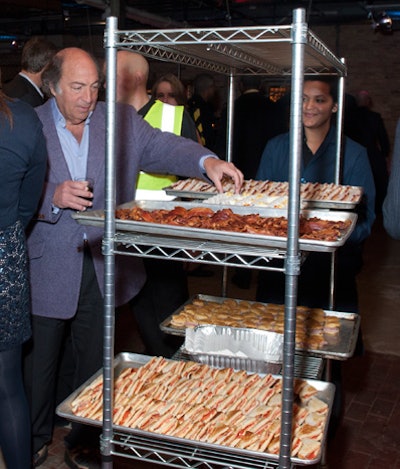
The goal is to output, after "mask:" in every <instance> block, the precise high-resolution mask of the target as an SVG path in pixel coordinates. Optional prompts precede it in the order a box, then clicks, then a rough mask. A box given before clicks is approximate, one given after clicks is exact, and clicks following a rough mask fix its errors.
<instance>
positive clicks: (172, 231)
mask: <svg viewBox="0 0 400 469" xmlns="http://www.w3.org/2000/svg"><path fill="white" fill-rule="evenodd" d="M135 206H137V207H140V208H142V209H144V210H157V209H165V210H173V209H174V207H176V206H181V207H184V208H186V209H191V208H195V207H199V204H198V203H197V204H196V203H190V202H177V201H173V202H165V201H148V200H144V201H138V200H134V201H132V202H128V203H126V204H123V205H120V206H118V207H117V208H133V207H135ZM205 206H206V207H209V208H211V209H212V210H214V211H216V210H220V209H221V208H223V207H222V206H218V208H216V207H217V206H216V205H207V204H205ZM225 208H230V209H231V210H232V211H233V212H234V213H236V214H239V215H244V214H251V213H257V214H259V215H261V216H263V217H282V216H283V217H286V216H287V210H282V209H270V208H262V207H234V206H230V207H225ZM301 214H302V215H303V216H304V217H306V218H312V217H317V218H320V219H322V220H333V221H347V220H350V222H351V223H350V226H349V228H348V229H347V230H346V232H345V233H343V235H342V236H341V237H340V238H339V239H338V240H336V241H319V240H312V239H299V246H300V249H301V250H304V251H326V252H330V251H333V250H335V249H336V248H338V247H340V246H342V245H343V244H344V243H345V242H346V240H347V239H348V237H349V236H350V234H351V232H352V231H353V229H354V227H355V224H356V220H357V215H356V214H354V213H351V212H332V211H329V210H302V211H301ZM72 217H73V218H74V219H75V220H77V221H78V222H79V223H81V224H84V225H91V226H98V227H103V226H104V211H103V210H88V211H86V212H76V213H73V214H72ZM115 224H116V229H117V230H120V231H124V232H134V233H142V234H151V235H163V236H170V237H174V238H182V239H184V238H186V239H192V240H193V239H198V240H211V241H218V242H221V243H224V242H225V243H228V244H229V243H236V244H242V245H251V246H263V247H272V248H282V249H285V248H286V242H287V238H286V237H279V236H266V235H254V234H248V233H234V232H229V231H222V230H209V229H201V228H190V227H184V226H182V227H181V226H173V225H162V224H156V223H147V222H135V221H131V220H119V219H116V220H115Z"/></svg>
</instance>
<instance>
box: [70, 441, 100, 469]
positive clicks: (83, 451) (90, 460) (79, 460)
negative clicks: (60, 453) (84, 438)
mask: <svg viewBox="0 0 400 469" xmlns="http://www.w3.org/2000/svg"><path fill="white" fill-rule="evenodd" d="M64 461H65V464H66V465H67V466H68V467H70V468H71V469H100V467H101V456H100V448H94V447H90V446H89V447H83V446H75V447H73V448H66V450H65V453H64Z"/></svg>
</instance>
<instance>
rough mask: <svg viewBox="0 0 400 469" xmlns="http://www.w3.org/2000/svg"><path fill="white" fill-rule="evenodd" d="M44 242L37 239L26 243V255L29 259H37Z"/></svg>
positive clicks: (42, 249)
mask: <svg viewBox="0 0 400 469" xmlns="http://www.w3.org/2000/svg"><path fill="white" fill-rule="evenodd" d="M43 252H44V242H43V241H37V242H34V243H29V244H28V257H29V259H39V258H40V257H42V256H43Z"/></svg>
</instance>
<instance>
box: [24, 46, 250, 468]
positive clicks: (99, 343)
mask: <svg viewBox="0 0 400 469" xmlns="http://www.w3.org/2000/svg"><path fill="white" fill-rule="evenodd" d="M43 83H44V88H45V90H46V92H47V94H48V95H49V96H51V98H50V99H49V100H48V101H46V103H45V104H44V105H43V106H39V107H38V108H36V112H37V114H38V116H39V118H40V120H41V121H42V124H43V133H44V135H45V138H46V142H47V150H48V155H49V163H48V172H47V175H46V180H45V185H44V191H43V194H42V198H41V201H40V205H39V208H38V214H37V217H36V219H35V222H34V224H33V227H32V229H31V231H30V233H29V236H28V255H29V268H30V273H31V291H32V343H31V349H30V350H29V354H28V355H27V357H26V360H25V373H26V387H27V395H28V400H29V401H30V406H31V414H32V415H31V420H32V436H33V451H34V453H36V454H37V455H38V456H39V458H38V459H36V461H37V460H40V459H43V458H40V456H42V455H45V454H46V451H47V445H48V443H49V442H50V441H51V438H52V432H53V419H54V399H55V385H56V377H57V369H58V360H59V357H60V354H61V348H62V343H63V337H64V333H65V329H66V328H67V327H69V328H70V331H71V332H70V333H71V340H72V341H73V353H74V357H73V358H74V362H75V365H76V366H75V376H74V383H73V386H74V388H75V389H76V388H77V387H79V385H81V384H82V383H83V382H84V381H86V380H87V379H88V378H90V376H92V375H93V374H94V373H95V372H96V371H97V370H99V369H100V368H101V366H102V351H103V289H104V258H103V255H102V250H101V248H102V237H103V229H102V228H100V229H99V228H97V227H93V226H82V225H80V224H79V223H77V221H76V220H75V219H74V218H72V217H71V214H73V213H74V212H75V211H77V210H79V211H82V210H86V209H88V208H93V209H103V208H104V203H105V202H104V199H105V194H104V192H105V191H104V186H105V177H106V171H105V160H104V153H105V137H104V136H105V135H106V132H107V129H106V104H105V103H104V102H98V101H97V98H98V90H99V88H100V86H101V71H100V68H99V66H98V64H97V62H96V61H95V59H93V58H92V56H91V55H90V54H89V53H88V52H85V51H84V50H82V49H79V48H75V47H71V48H66V49H63V50H61V51H59V52H58V53H57V54H56V55H55V56H54V57H53V59H52V60H51V62H50V63H49V65H48V66H47V67H46V70H45V72H44V74H43ZM116 129H117V133H118V135H117V138H116V142H117V147H116V151H115V153H116V154H115V158H116V180H117V188H116V203H117V204H121V203H123V202H128V201H130V200H133V199H134V198H135V181H136V179H137V176H138V173H139V170H140V169H142V170H144V171H151V172H158V173H163V174H165V173H166V172H170V173H173V174H180V175H182V176H187V177H201V178H205V177H206V176H205V174H207V176H208V177H209V178H210V179H211V180H212V181H213V182H214V183H215V185H216V187H217V189H218V191H220V192H222V186H221V180H222V178H223V177H224V175H228V176H231V177H232V178H233V180H234V181H235V185H236V189H237V191H239V189H240V186H241V184H242V181H243V176H242V174H241V173H240V171H238V170H237V169H236V168H235V167H234V166H233V165H232V164H229V163H226V162H224V161H221V160H219V159H218V158H217V157H216V155H214V154H213V153H212V152H211V151H210V150H208V149H207V148H204V147H202V146H201V145H199V144H198V143H196V142H193V141H192V140H189V139H184V138H181V137H178V136H176V135H173V134H172V133H169V132H161V131H160V130H158V129H154V128H153V127H151V126H150V125H149V124H148V123H147V122H145V121H144V120H143V119H142V118H141V117H140V116H139V115H138V114H137V113H136V111H135V110H134V109H133V108H132V106H129V105H124V104H118V105H117V110H116ZM76 177H90V178H92V179H93V180H94V190H93V191H92V190H90V189H89V187H88V183H87V182H81V181H79V182H78V181H75V180H74V179H75V178H76ZM88 198H90V199H88ZM144 282H145V275H144V269H143V264H142V262H141V260H140V259H132V258H129V256H118V257H117V259H116V271H115V285H116V291H115V297H116V305H117V306H118V305H122V304H126V303H127V302H128V300H130V299H131V298H133V297H134V296H135V295H136V294H137V293H138V292H139V290H140V289H141V288H142V286H143V284H144ZM75 430H76V426H75V425H73V428H72V431H71V433H69V434H68V435H67V437H66V442H67V443H68V447H67V448H66V453H65V459H66V461H67V463H68V464H69V466H70V467H82V466H79V464H78V463H77V460H78V459H79V457H80V456H82V454H81V453H80V451H79V450H80V445H85V440H84V439H82V438H81V437H80V434H79V432H76V431H75ZM97 447H98V441H97ZM34 462H35V461H34ZM36 465H37V464H36Z"/></svg>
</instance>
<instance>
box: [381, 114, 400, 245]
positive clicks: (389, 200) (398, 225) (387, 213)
mask: <svg viewBox="0 0 400 469" xmlns="http://www.w3.org/2000/svg"><path fill="white" fill-rule="evenodd" d="M383 225H384V227H385V229H386V231H387V232H388V234H389V235H390V236H391V237H392V238H395V239H400V120H399V121H398V122H397V128H396V135H395V139H394V148H393V155H392V168H391V172H390V178H389V185H388V189H387V194H386V197H385V200H384V202H383Z"/></svg>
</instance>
